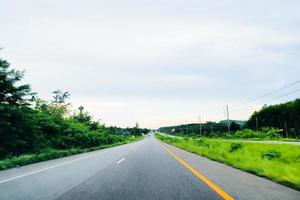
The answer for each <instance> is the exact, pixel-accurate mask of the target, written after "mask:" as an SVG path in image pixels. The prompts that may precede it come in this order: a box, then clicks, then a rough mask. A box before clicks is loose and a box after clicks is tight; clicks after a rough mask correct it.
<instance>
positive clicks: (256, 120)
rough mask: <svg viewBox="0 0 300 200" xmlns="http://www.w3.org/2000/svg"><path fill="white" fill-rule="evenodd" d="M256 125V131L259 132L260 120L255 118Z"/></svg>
mask: <svg viewBox="0 0 300 200" xmlns="http://www.w3.org/2000/svg"><path fill="white" fill-rule="evenodd" d="M255 123H256V131H257V132H258V119H257V117H255Z"/></svg>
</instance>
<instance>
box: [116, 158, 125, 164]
mask: <svg viewBox="0 0 300 200" xmlns="http://www.w3.org/2000/svg"><path fill="white" fill-rule="evenodd" d="M123 160H125V158H122V159H121V160H119V161H118V162H117V164H120V163H121V162H123Z"/></svg>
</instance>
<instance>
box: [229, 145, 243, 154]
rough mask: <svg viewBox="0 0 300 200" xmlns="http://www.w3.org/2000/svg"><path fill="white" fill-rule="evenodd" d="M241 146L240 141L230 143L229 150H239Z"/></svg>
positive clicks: (231, 151)
mask: <svg viewBox="0 0 300 200" xmlns="http://www.w3.org/2000/svg"><path fill="white" fill-rule="evenodd" d="M242 147H243V145H242V144H241V143H231V145H230V149H229V152H230V153H233V152H236V151H238V150H240V149H241V148H242Z"/></svg>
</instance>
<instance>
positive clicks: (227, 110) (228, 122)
mask: <svg viewBox="0 0 300 200" xmlns="http://www.w3.org/2000/svg"><path fill="white" fill-rule="evenodd" d="M226 112H227V124H228V133H230V121H229V109H228V105H226Z"/></svg>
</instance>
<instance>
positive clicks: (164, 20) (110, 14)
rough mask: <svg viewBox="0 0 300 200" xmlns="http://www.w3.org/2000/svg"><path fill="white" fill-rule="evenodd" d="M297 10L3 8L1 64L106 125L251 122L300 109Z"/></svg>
mask: <svg viewBox="0 0 300 200" xmlns="http://www.w3.org/2000/svg"><path fill="white" fill-rule="evenodd" d="M299 8H300V1H299V0H294V1H293V0H285V1H282V0H264V1H261V0H248V1H246V0H245V1H240V0H224V1H222V0H206V1H204V0H160V1H155V0H132V1H131V0H128V1H124V0H110V1H102V0H88V1H86V0H81V1H78V0H41V1H33V0H26V1H24V0H20V1H15V0H7V1H5V0H0V29H1V31H0V47H2V48H3V49H2V50H1V51H0V57H1V58H2V59H6V60H8V61H9V62H10V63H11V65H12V67H13V68H16V69H24V70H26V76H25V79H24V82H25V83H30V84H31V85H32V89H33V91H36V92H38V94H39V96H40V97H42V98H44V99H50V98H51V92H52V91H54V90H56V89H62V90H64V91H69V92H70V93H71V99H70V101H71V102H72V104H73V109H76V108H77V107H78V106H80V105H83V106H84V107H85V108H86V110H88V111H89V112H90V113H91V114H92V115H93V116H94V117H95V119H101V121H102V122H104V123H105V124H107V125H117V126H122V127H126V126H133V125H134V124H135V123H136V122H139V124H140V126H143V127H150V128H157V127H160V126H164V125H172V124H182V123H186V122H188V123H192V122H197V121H198V115H199V114H201V116H202V120H203V121H208V120H212V121H219V120H222V119H224V105H226V104H229V110H230V117H231V118H232V119H247V118H248V117H249V114H250V113H251V112H252V111H254V110H255V109H259V108H260V106H261V105H263V104H273V103H279V102H284V101H287V100H291V99H295V98H297V97H299V96H300V92H295V93H293V94H291V95H287V96H285V97H281V98H280V96H282V95H284V94H287V93H289V92H293V91H295V90H297V89H299V88H300V84H295V85H293V86H291V87H288V88H286V89H285V90H282V91H280V92H278V93H275V94H272V95H270V96H267V97H265V98H262V99H260V100H259V101H251V102H249V103H248V104H242V105H241V104H240V103H241V102H244V101H248V100H251V99H254V98H256V97H259V96H261V95H264V94H266V93H268V92H270V91H272V90H275V89H278V88H280V87H283V86H285V85H288V84H290V83H292V82H295V81H297V80H298V79H300V76H299V74H300V12H299Z"/></svg>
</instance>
